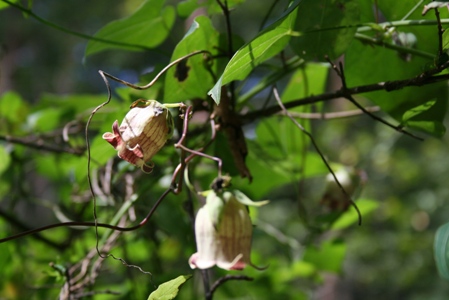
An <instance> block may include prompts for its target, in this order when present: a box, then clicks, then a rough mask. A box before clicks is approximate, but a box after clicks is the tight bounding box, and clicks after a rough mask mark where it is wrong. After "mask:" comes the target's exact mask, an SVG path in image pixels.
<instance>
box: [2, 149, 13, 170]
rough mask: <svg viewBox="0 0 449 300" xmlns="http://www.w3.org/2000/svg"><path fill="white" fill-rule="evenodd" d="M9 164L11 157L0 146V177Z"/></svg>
mask: <svg viewBox="0 0 449 300" xmlns="http://www.w3.org/2000/svg"><path fill="white" fill-rule="evenodd" d="M10 163H11V157H10V156H9V153H8V151H7V150H6V148H5V147H3V146H2V145H0V175H1V174H2V173H3V172H5V170H6V169H7V168H8V167H9V164H10Z"/></svg>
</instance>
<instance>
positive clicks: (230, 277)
mask: <svg viewBox="0 0 449 300" xmlns="http://www.w3.org/2000/svg"><path fill="white" fill-rule="evenodd" d="M229 280H245V281H253V280H254V279H253V278H252V277H248V276H245V275H225V276H223V277H221V278H219V279H218V280H217V281H215V282H214V284H213V285H212V286H211V288H210V291H209V293H208V294H206V299H212V296H213V294H214V292H215V290H216V289H217V288H218V287H219V286H220V285H222V284H223V283H225V282H226V281H229Z"/></svg>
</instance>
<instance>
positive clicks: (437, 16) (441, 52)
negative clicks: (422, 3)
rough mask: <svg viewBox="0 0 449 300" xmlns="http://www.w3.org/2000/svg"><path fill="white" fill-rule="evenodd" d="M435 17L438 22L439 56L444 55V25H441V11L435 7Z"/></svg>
mask: <svg viewBox="0 0 449 300" xmlns="http://www.w3.org/2000/svg"><path fill="white" fill-rule="evenodd" d="M435 17H436V19H437V23H438V26H437V28H438V57H441V56H442V55H443V32H444V30H443V26H441V19H440V12H439V11H438V8H435Z"/></svg>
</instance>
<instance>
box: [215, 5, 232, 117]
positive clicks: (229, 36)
mask: <svg viewBox="0 0 449 300" xmlns="http://www.w3.org/2000/svg"><path fill="white" fill-rule="evenodd" d="M216 1H217V3H218V5H219V6H220V8H221V10H222V11H223V15H224V17H225V23H226V35H227V41H228V53H227V54H228V58H229V59H231V58H232V56H233V55H234V46H233V44H232V41H233V37H232V26H231V16H230V12H229V7H228V1H227V0H224V2H222V1H221V0H216ZM229 92H230V94H231V109H234V107H235V83H234V82H231V83H230V84H229Z"/></svg>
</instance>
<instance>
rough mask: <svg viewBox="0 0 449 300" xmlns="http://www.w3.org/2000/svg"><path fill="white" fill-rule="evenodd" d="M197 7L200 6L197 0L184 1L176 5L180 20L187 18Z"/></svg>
mask: <svg viewBox="0 0 449 300" xmlns="http://www.w3.org/2000/svg"><path fill="white" fill-rule="evenodd" d="M198 7H200V5H199V3H198V1H197V0H186V1H181V2H179V3H178V5H177V6H176V11H177V12H178V15H179V16H180V17H181V18H187V17H188V16H190V14H191V13H192V12H193V11H194V10H195V9H197V8H198Z"/></svg>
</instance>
